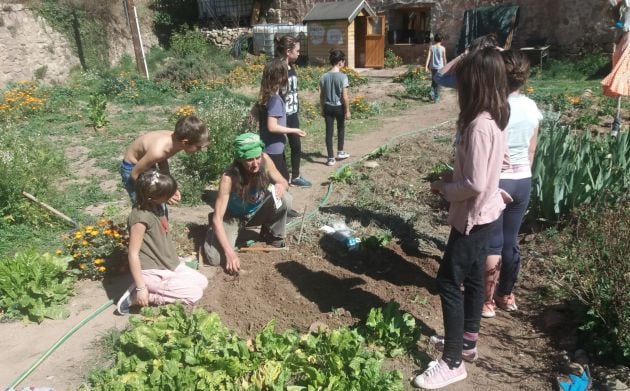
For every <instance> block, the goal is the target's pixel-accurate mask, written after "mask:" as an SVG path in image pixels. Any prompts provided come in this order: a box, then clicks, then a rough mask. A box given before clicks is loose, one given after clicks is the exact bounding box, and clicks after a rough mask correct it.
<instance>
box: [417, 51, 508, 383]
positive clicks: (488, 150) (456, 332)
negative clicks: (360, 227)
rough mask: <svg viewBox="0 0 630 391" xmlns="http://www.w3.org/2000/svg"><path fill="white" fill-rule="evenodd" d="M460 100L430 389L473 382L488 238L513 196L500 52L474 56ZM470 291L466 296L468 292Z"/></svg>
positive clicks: (464, 71)
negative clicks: (469, 370) (506, 162)
mask: <svg viewBox="0 0 630 391" xmlns="http://www.w3.org/2000/svg"><path fill="white" fill-rule="evenodd" d="M456 78H457V92H458V96H459V98H458V99H459V108H460V113H459V119H458V121H457V135H456V141H455V144H456V152H455V165H454V170H453V173H452V174H446V175H444V176H443V179H441V180H438V181H436V182H433V183H432V184H431V190H432V191H434V192H436V193H439V194H441V195H442V196H443V197H444V198H446V200H447V201H448V202H449V203H450V209H449V216H448V222H449V224H450V225H451V233H450V236H449V238H448V242H447V245H446V250H445V252H444V257H443V259H442V263H441V265H440V269H439V271H438V275H437V285H438V290H439V293H440V299H441V301H442V315H443V318H444V336H433V337H431V341H432V342H433V343H434V344H435V346H436V348H437V349H438V350H441V351H442V352H443V353H442V358H441V359H440V360H438V361H434V362H432V363H430V364H429V368H428V369H427V370H426V371H425V372H424V373H422V374H421V375H418V376H416V378H415V379H414V381H413V383H414V385H415V386H416V387H421V388H424V389H429V390H432V389H436V388H442V387H445V386H447V385H449V384H452V383H455V382H457V381H460V380H463V379H465V378H466V376H467V374H466V368H465V366H464V363H463V362H462V360H466V361H474V360H475V359H476V358H477V338H478V337H479V322H480V320H481V307H482V306H483V299H484V271H485V260H486V256H487V255H488V250H489V246H488V244H489V238H490V234H491V233H492V231H493V227H494V225H495V224H496V221H497V219H498V218H499V216H500V215H501V211H502V210H503V209H504V208H505V202H506V201H510V198H509V196H508V195H507V194H506V193H504V192H502V191H501V190H500V189H499V176H500V173H501V167H502V164H503V159H504V157H505V156H506V153H507V149H506V138H505V132H504V131H503V130H504V129H505V127H506V125H507V122H508V119H509V116H510V109H509V105H508V102H507V96H508V88H507V78H506V73H505V65H504V62H503V59H502V58H501V54H500V53H499V51H498V50H496V49H494V48H487V49H481V50H477V51H475V52H471V53H469V54H467V55H466V56H465V58H464V59H463V60H462V61H461V64H459V65H458V67H457V70H456ZM462 286H463V287H464V293H463V294H462V290H461V287H462Z"/></svg>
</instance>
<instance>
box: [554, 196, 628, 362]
mask: <svg viewBox="0 0 630 391" xmlns="http://www.w3.org/2000/svg"><path fill="white" fill-rule="evenodd" d="M566 232H567V233H568V236H567V238H566V239H565V241H564V249H563V250H562V254H561V256H560V257H558V258H557V259H555V261H554V262H552V263H549V268H550V275H551V279H552V281H554V282H555V284H556V285H557V286H558V287H559V288H560V289H559V290H558V293H559V294H560V296H561V297H562V298H564V299H570V300H574V301H577V302H579V303H580V304H581V305H580V306H579V312H580V315H581V327H580V328H581V329H582V330H583V331H584V332H585V333H586V336H585V338H584V342H585V346H586V348H588V349H589V350H590V351H591V352H592V353H593V354H595V355H597V356H599V357H601V358H603V359H606V360H612V361H616V362H617V363H619V364H622V365H623V364H625V365H628V364H630V290H628V286H630V285H629V284H630V263H629V262H627V258H628V253H630V241H628V238H629V237H630V201H628V199H627V198H626V199H625V200H624V201H622V202H620V203H619V204H618V205H616V206H614V207H606V208H592V207H589V208H586V207H584V208H581V209H580V210H579V211H578V212H577V213H576V215H575V218H574V219H573V220H572V224H571V225H570V229H569V230H567V231H566Z"/></svg>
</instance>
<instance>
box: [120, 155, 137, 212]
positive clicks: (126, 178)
mask: <svg viewBox="0 0 630 391" xmlns="http://www.w3.org/2000/svg"><path fill="white" fill-rule="evenodd" d="M135 166H136V165H135V164H133V163H129V162H128V161H126V160H123V161H122V162H121V163H120V177H121V178H122V183H123V187H124V188H125V190H127V193H128V194H129V198H131V203H132V204H134V205H135V204H136V182H134V180H133V179H132V178H131V170H133V168H134V167H135Z"/></svg>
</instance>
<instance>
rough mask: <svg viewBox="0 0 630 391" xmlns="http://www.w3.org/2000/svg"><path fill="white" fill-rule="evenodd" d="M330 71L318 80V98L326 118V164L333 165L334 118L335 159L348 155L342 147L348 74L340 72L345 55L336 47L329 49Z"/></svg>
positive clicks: (346, 114) (348, 101) (347, 105)
mask: <svg viewBox="0 0 630 391" xmlns="http://www.w3.org/2000/svg"><path fill="white" fill-rule="evenodd" d="M329 60H330V65H331V66H332V68H330V71H328V72H326V73H324V74H323V75H322V78H321V80H320V81H319V99H320V103H321V107H322V116H324V119H325V120H326V150H327V152H328V160H327V161H326V165H328V166H334V165H335V163H336V161H335V157H334V156H335V155H334V154H333V147H332V142H333V132H334V130H335V128H334V125H335V120H336V121H337V160H342V159H346V158H349V157H350V154H349V153H348V152H346V151H344V149H343V144H344V132H345V120H347V119H350V100H349V98H348V88H349V86H350V84H349V83H348V76H346V74H345V73H343V72H341V68H343V67H344V65H345V63H346V55H345V53H344V52H342V51H341V50H338V49H331V51H330V56H329Z"/></svg>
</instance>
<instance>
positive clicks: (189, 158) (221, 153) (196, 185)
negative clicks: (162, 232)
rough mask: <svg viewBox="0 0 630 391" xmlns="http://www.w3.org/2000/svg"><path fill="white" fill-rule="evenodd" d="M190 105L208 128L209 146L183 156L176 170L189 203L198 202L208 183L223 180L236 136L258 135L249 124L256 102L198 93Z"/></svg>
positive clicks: (223, 95)
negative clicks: (250, 133) (222, 176)
mask: <svg viewBox="0 0 630 391" xmlns="http://www.w3.org/2000/svg"><path fill="white" fill-rule="evenodd" d="M189 99H190V102H191V103H193V104H195V105H197V116H198V117H199V118H200V119H201V120H202V121H204V123H205V124H206V126H207V127H208V132H209V134H210V136H209V141H210V143H209V146H208V148H207V149H206V150H205V151H200V152H198V153H195V154H193V155H183V156H181V159H180V160H178V162H179V164H175V165H174V166H173V170H174V171H175V172H176V176H175V177H176V178H178V182H179V184H180V185H181V187H182V188H183V189H182V194H185V197H186V200H188V201H190V200H194V199H199V196H200V194H201V191H202V190H203V189H204V188H205V187H206V186H207V185H208V183H209V182H211V181H213V180H216V179H217V178H219V177H220V175H221V174H222V173H223V171H224V170H225V169H226V168H227V166H228V165H229V164H230V163H231V162H232V161H233V159H234V154H233V149H232V142H233V140H234V138H235V137H236V135H237V134H240V133H243V132H245V131H253V132H257V127H258V124H257V123H256V124H250V123H249V122H248V117H249V110H250V108H251V106H252V103H253V101H252V100H251V99H249V98H246V97H244V96H241V95H235V94H230V93H228V92H226V91H217V92H212V91H207V90H199V91H196V92H195V93H193V94H191V96H190V97H189Z"/></svg>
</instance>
